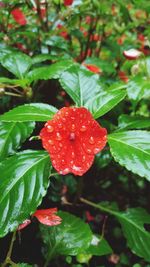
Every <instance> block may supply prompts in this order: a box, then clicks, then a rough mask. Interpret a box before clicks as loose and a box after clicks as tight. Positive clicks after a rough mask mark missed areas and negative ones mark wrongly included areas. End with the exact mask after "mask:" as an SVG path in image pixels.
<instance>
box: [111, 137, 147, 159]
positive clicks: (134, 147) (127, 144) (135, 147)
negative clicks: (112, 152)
mask: <svg viewBox="0 0 150 267" xmlns="http://www.w3.org/2000/svg"><path fill="white" fill-rule="evenodd" d="M109 139H112V140H114V141H116V142H118V143H122V144H124V145H126V146H130V147H132V148H133V149H135V150H139V151H141V152H142V153H145V154H147V155H148V156H150V152H147V151H145V150H142V149H141V148H139V147H137V146H133V145H131V144H129V143H125V142H123V141H121V140H120V139H115V138H113V137H111V136H110V135H109V136H108V140H109Z"/></svg>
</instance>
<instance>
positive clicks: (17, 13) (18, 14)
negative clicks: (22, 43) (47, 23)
mask: <svg viewBox="0 0 150 267" xmlns="http://www.w3.org/2000/svg"><path fill="white" fill-rule="evenodd" d="M11 14H12V16H13V18H14V20H15V21H16V22H17V23H18V24H20V25H26V24H27V21H26V18H25V15H24V13H23V12H22V11H21V9H20V8H15V9H13V10H12V11H11Z"/></svg>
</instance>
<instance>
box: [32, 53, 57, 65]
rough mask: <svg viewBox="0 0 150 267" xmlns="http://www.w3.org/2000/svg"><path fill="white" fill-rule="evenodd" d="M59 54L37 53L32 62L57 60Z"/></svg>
mask: <svg viewBox="0 0 150 267" xmlns="http://www.w3.org/2000/svg"><path fill="white" fill-rule="evenodd" d="M57 58H58V57H57V56H54V55H49V54H40V55H36V56H34V57H33V58H32V64H37V63H41V62H43V61H46V60H57Z"/></svg>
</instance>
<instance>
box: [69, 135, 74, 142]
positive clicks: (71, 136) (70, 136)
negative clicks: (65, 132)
mask: <svg viewBox="0 0 150 267" xmlns="http://www.w3.org/2000/svg"><path fill="white" fill-rule="evenodd" d="M69 140H70V141H74V140H75V133H70V135H69Z"/></svg>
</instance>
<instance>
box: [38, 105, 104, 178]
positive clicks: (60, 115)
mask: <svg viewBox="0 0 150 267" xmlns="http://www.w3.org/2000/svg"><path fill="white" fill-rule="evenodd" d="M106 135H107V131H106V129H104V128H102V127H101V126H100V125H99V124H98V123H97V122H96V121H95V120H94V119H93V117H92V115H91V113H90V112H89V111H88V110H87V109H86V108H84V107H81V108H75V107H74V108H73V107H64V108H62V109H60V110H59V111H58V112H57V113H56V114H55V115H54V117H53V119H52V120H51V121H48V122H47V123H46V124H45V127H44V128H43V129H42V130H41V132H40V137H41V139H42V143H43V147H44V148H45V149H46V150H47V151H48V152H49V153H50V157H51V160H52V165H53V167H54V168H55V169H56V170H57V171H58V172H59V173H61V174H67V173H74V174H75V175H83V174H84V173H85V172H86V171H87V170H88V169H89V168H90V167H91V165H92V163H93V160H94V155H95V154H97V153H98V152H100V151H101V150H102V149H103V147H104V146H105V145H106V142H107V138H106Z"/></svg>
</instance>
